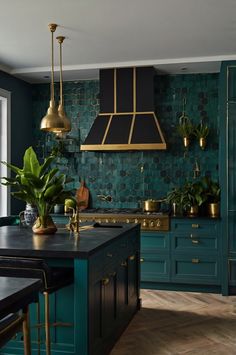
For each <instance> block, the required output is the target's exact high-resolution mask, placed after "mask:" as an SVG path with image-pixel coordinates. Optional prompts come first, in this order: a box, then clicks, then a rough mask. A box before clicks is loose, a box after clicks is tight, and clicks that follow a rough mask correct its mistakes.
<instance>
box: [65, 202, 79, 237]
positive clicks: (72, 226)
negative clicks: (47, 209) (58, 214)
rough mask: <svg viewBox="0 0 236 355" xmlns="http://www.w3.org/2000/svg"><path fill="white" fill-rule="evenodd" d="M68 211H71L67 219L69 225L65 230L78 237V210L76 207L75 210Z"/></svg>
mask: <svg viewBox="0 0 236 355" xmlns="http://www.w3.org/2000/svg"><path fill="white" fill-rule="evenodd" d="M69 208H70V209H72V211H73V212H72V216H70V217H69V224H67V228H68V229H69V230H70V231H71V232H73V233H75V234H77V235H79V208H78V207H76V209H74V208H72V207H69Z"/></svg>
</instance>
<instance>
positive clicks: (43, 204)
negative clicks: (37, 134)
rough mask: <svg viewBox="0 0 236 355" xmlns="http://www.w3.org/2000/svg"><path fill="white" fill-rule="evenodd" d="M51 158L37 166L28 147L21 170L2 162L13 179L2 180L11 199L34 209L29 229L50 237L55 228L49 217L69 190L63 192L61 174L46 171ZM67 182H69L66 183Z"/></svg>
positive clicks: (36, 161)
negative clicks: (32, 222)
mask: <svg viewBox="0 0 236 355" xmlns="http://www.w3.org/2000/svg"><path fill="white" fill-rule="evenodd" d="M54 159H55V156H49V157H47V158H45V159H44V162H43V164H42V165H40V163H39V161H38V159H37V156H36V154H35V152H34V150H33V148H32V147H30V148H28V149H27V150H26V151H25V154H24V159H23V167H22V168H18V167H16V166H14V165H11V164H8V163H6V162H2V164H5V165H6V166H7V167H8V168H10V169H11V170H12V171H13V172H14V173H15V174H16V175H15V177H13V178H6V177H3V178H2V180H3V182H2V184H3V185H7V186H11V188H12V189H13V191H12V192H11V194H12V196H14V197H15V198H18V199H20V200H23V201H25V202H29V201H30V203H32V204H33V205H34V206H36V207H37V210H38V218H37V219H36V221H35V223H34V225H33V227H32V229H33V232H34V233H36V234H53V233H55V232H56V230H57V228H56V226H55V224H54V222H53V220H52V218H51V216H50V213H51V212H52V209H53V207H54V205H55V204H58V203H59V204H63V203H64V201H65V199H66V198H70V197H71V195H72V194H71V191H66V190H65V185H66V183H67V182H69V180H67V179H66V176H65V175H64V174H59V171H58V169H57V168H52V169H50V165H51V163H52V162H53V161H54ZM70 181H71V180H70Z"/></svg>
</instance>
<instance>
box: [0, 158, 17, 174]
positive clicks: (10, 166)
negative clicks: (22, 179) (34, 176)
mask: <svg viewBox="0 0 236 355" xmlns="http://www.w3.org/2000/svg"><path fill="white" fill-rule="evenodd" d="M1 163H2V164H3V165H6V166H7V167H8V168H9V169H11V170H12V171H14V172H15V173H16V174H22V169H20V168H18V167H17V166H15V165H12V164H9V163H7V162H5V161H1Z"/></svg>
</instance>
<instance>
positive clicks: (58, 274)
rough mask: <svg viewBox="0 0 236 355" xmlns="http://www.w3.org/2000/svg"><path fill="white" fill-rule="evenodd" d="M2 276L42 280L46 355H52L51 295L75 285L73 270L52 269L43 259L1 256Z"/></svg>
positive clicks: (0, 267)
mask: <svg viewBox="0 0 236 355" xmlns="http://www.w3.org/2000/svg"><path fill="white" fill-rule="evenodd" d="M0 276H12V277H24V278H34V279H41V280H42V288H41V290H40V291H41V292H42V293H43V294H44V302H45V335H46V354H47V355H50V353H51V341H50V319H49V311H50V310H49V294H51V293H53V292H56V291H57V290H59V289H61V288H63V287H65V286H68V285H70V284H72V283H73V279H74V276H73V268H63V267H50V266H49V265H48V264H47V263H46V262H45V260H43V259H37V258H35V259H33V258H22V257H11V256H0Z"/></svg>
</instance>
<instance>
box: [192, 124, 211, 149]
mask: <svg viewBox="0 0 236 355" xmlns="http://www.w3.org/2000/svg"><path fill="white" fill-rule="evenodd" d="M208 134H209V127H208V126H207V125H206V124H204V123H203V122H201V123H200V124H199V125H198V126H197V127H196V128H195V130H194V135H195V136H196V137H197V139H198V141H199V146H200V148H201V149H202V150H204V149H205V147H206V137H207V136H208Z"/></svg>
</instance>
